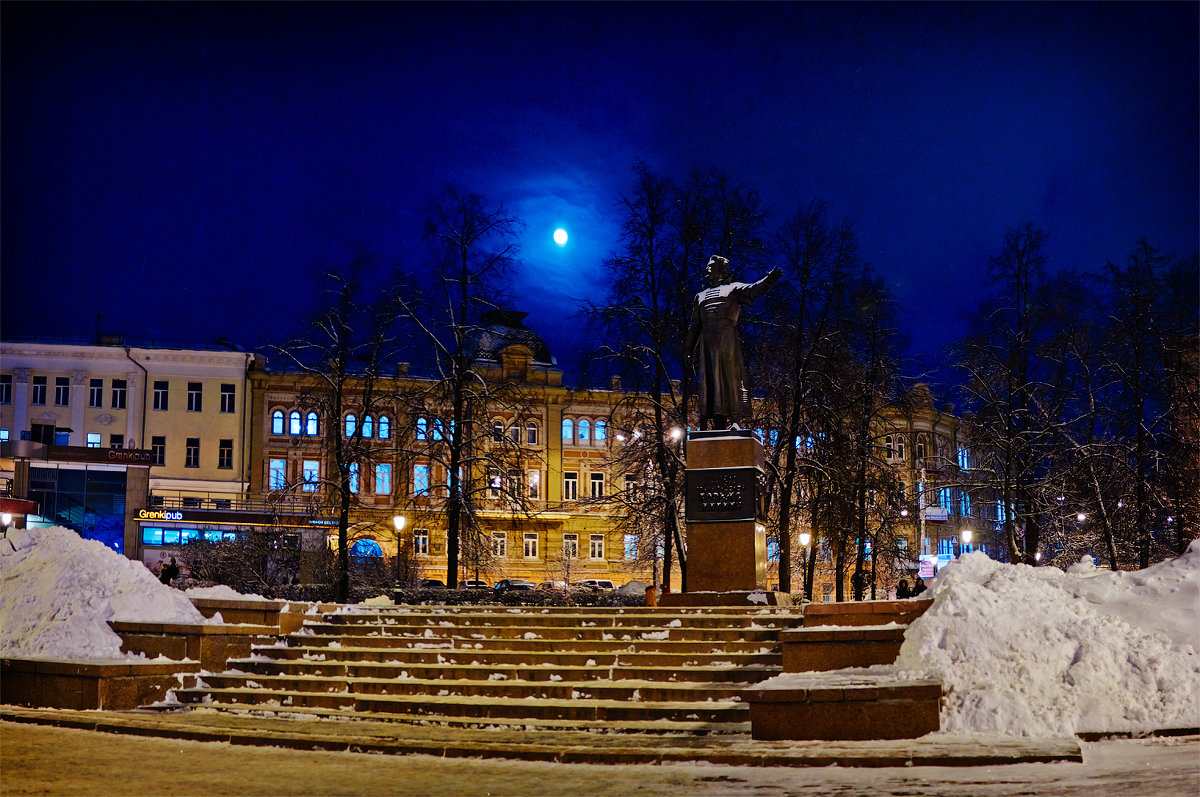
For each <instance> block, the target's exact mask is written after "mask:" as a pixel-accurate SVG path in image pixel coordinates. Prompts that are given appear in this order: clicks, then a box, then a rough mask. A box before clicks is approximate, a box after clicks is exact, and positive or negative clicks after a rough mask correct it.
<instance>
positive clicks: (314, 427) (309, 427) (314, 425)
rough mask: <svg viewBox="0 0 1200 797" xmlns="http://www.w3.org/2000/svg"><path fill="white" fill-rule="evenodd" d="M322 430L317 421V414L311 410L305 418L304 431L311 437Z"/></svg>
mask: <svg viewBox="0 0 1200 797" xmlns="http://www.w3.org/2000/svg"><path fill="white" fill-rule="evenodd" d="M319 431H320V424H319V423H318V421H317V414H316V413H315V412H310V413H309V414H308V416H307V417H306V418H305V419H304V433H305V434H306V435H308V436H309V437H316V436H317V432H319Z"/></svg>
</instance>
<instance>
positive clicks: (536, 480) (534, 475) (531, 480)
mask: <svg viewBox="0 0 1200 797" xmlns="http://www.w3.org/2000/svg"><path fill="white" fill-rule="evenodd" d="M526 483H527V484H528V486H529V492H528V495H529V497H530V498H541V497H542V472H541V471H540V470H531V471H529V474H528V481H527V482H526Z"/></svg>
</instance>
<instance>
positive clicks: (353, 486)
mask: <svg viewBox="0 0 1200 797" xmlns="http://www.w3.org/2000/svg"><path fill="white" fill-rule="evenodd" d="M350 492H352V493H354V494H355V495H358V463H357V462H351V463H350Z"/></svg>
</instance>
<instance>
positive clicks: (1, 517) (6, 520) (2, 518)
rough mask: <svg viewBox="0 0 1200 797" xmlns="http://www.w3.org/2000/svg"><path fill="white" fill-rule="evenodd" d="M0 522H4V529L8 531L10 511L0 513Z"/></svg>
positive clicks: (10, 520) (10, 519) (10, 521)
mask: <svg viewBox="0 0 1200 797" xmlns="http://www.w3.org/2000/svg"><path fill="white" fill-rule="evenodd" d="M0 522H3V523H4V530H5V531H8V525H9V524H10V523H12V512H5V513H4V514H2V515H0Z"/></svg>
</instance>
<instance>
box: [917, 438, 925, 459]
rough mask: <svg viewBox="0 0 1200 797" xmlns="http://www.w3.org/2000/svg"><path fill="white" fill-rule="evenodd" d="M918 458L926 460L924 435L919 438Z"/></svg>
mask: <svg viewBox="0 0 1200 797" xmlns="http://www.w3.org/2000/svg"><path fill="white" fill-rule="evenodd" d="M916 457H917V459H918V460H922V459H925V437H924V435H921V436H918V437H917V448H916Z"/></svg>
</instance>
